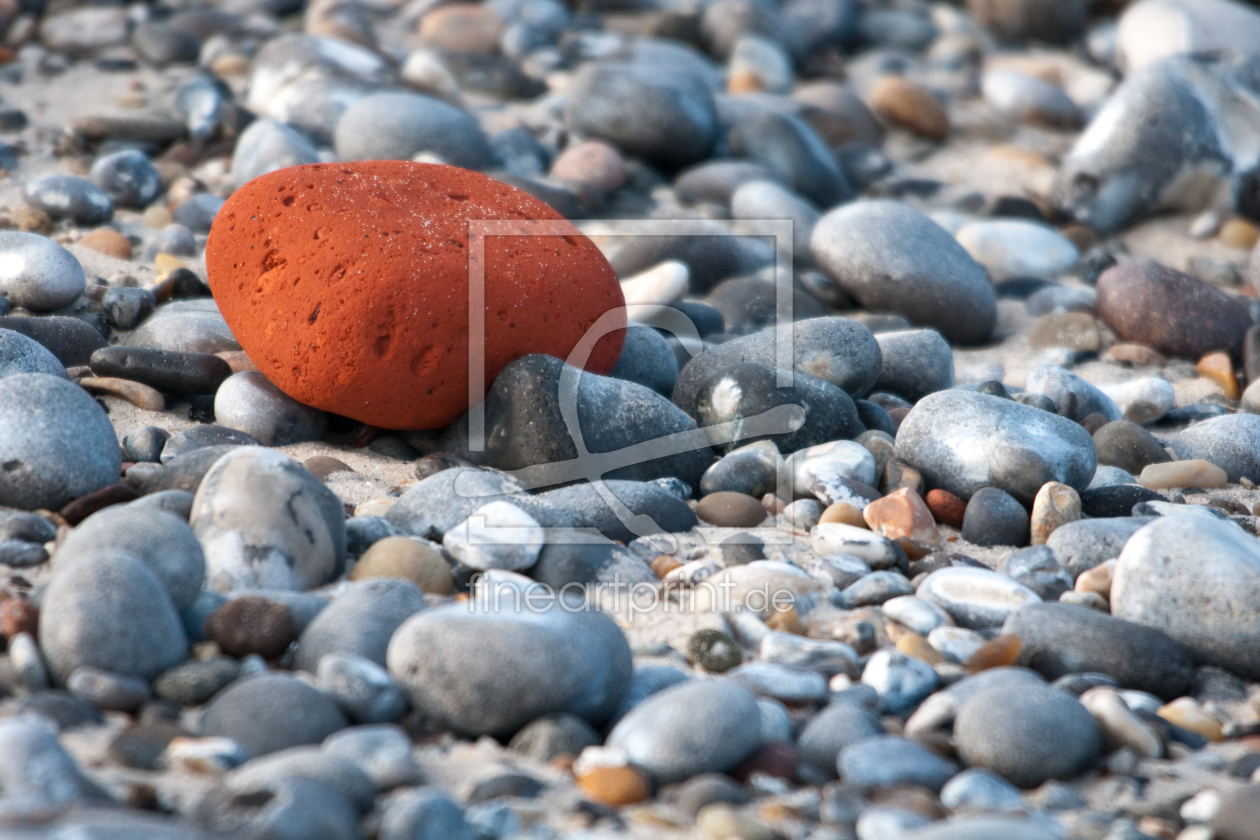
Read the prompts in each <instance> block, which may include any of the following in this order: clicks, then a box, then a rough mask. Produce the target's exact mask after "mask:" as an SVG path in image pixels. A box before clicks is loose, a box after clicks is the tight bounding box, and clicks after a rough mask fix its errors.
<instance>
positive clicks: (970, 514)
mask: <svg viewBox="0 0 1260 840" xmlns="http://www.w3.org/2000/svg"><path fill="white" fill-rule="evenodd" d="M1029 528H1030V520H1029V516H1028V511H1026V510H1024V506H1023V505H1021V504H1020V503H1019V502H1018V501H1017V500H1016V499H1015V498H1014V497H1013V496H1011V495H1010V494H1009V493H1005V492H1003V491H1001V490H999V489H997V488H996V487H983V488H981V489H980V490H977V491H976V493H975V495H974V496H972V497H971V500H970V501H969V502H967V510H966V512H965V513H964V514H963V527H962V538H963V539H964V540H966V541H967V542H969V543H975V544H976V545H984V546H993V545H1015V546H1020V545H1025V544H1027V542H1028V534H1029Z"/></svg>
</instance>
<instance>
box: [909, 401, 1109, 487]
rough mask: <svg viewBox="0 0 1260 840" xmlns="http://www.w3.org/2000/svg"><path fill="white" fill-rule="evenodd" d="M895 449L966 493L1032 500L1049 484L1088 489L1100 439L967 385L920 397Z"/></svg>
mask: <svg viewBox="0 0 1260 840" xmlns="http://www.w3.org/2000/svg"><path fill="white" fill-rule="evenodd" d="M977 436H979V440H977ZM999 453H1000V454H999ZM896 454H897V457H898V458H900V459H902V460H903V461H905V462H907V463H908V464H910V465H911V466H913V467H915V468H916V469H917V470H919V472H920V473H922V475H923V477H924V478H925V479H926V480H927V481H928V483H929V485H932V486H936V487H941V488H943V489H945V490H949V491H950V492H951V493H954V494H955V495H957V496H959V497H961V498H964V499H966V498H970V497H971V496H972V494H973V493H975V492H976V491H977V490H979V489H980V488H982V487H986V486H988V487H997V488H1000V489H1002V490H1004V491H1006V492H1008V493H1010V494H1011V495H1012V496H1014V497H1015V498H1016V499H1017V500H1019V501H1020V502H1023V503H1026V504H1030V503H1031V502H1032V500H1033V497H1034V496H1035V495H1036V493H1037V491H1038V490H1040V489H1041V485H1042V484H1044V483H1045V482H1046V481H1060V482H1062V483H1064V484H1067V485H1068V486H1070V487H1072V488H1074V489H1077V490H1083V489H1085V487H1087V486H1089V481H1090V479H1091V478H1093V475H1094V468H1095V467H1096V466H1097V452H1096V451H1095V449H1094V442H1093V440H1092V439H1091V438H1090V436H1089V433H1088V432H1086V431H1085V430H1084V429H1083V428H1081V427H1080V426H1079V425H1077V424H1076V423H1073V422H1072V421H1070V420H1068V419H1066V418H1063V417H1056V416H1055V415H1053V414H1049V413H1047V412H1045V411H1040V410H1038V409H1035V408H1030V407H1028V406H1023V405H1020V404H1018V403H1016V402H1014V401H1012V400H1008V399H1007V400H1004V399H1001V398H999V397H994V396H990V395H988V394H981V393H976V392H971V391H961V390H950V391H941V392H938V393H936V394H932V395H930V396H928V397H925V398H924V399H922V400H920V401H919V402H918V403H917V404H916V405H915V407H914V408H913V409H911V411H910V413H909V414H908V415H906V418H905V419H904V420H903V421H902V424H901V427H900V429H898V432H897V446H896Z"/></svg>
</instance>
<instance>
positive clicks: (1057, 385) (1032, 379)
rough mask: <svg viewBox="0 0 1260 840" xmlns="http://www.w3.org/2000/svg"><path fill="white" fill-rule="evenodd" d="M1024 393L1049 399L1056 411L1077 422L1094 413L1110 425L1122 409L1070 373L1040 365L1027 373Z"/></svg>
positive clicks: (1055, 367)
mask: <svg viewBox="0 0 1260 840" xmlns="http://www.w3.org/2000/svg"><path fill="white" fill-rule="evenodd" d="M1024 390H1025V391H1027V392H1028V393H1030V394H1041V395H1042V396H1045V397H1049V398H1050V401H1051V402H1053V403H1054V410H1055V412H1057V413H1058V414H1060V415H1062V416H1063V417H1067V418H1068V419H1069V420H1075V421H1077V422H1078V423H1079V422H1080V421H1081V420H1084V419H1085V418H1086V417H1088V416H1089V415H1091V414H1101V415H1102V416H1103V417H1105V418H1107V422H1108V423H1110V422H1112V421H1114V420H1119V419H1120V416H1121V415H1120V408H1119V407H1118V406H1117V405H1116V403H1115V401H1114V400H1112V399H1111V397H1109V396H1107V395H1106V394H1104V393H1103V392H1102V391H1100V390H1098V389H1097V388H1095V387H1094V386H1093V385H1091V384H1089V383H1088V382H1086V381H1085V380H1084V379H1081V378H1080V377H1079V376H1077V375H1076V374H1074V373H1072V372H1071V371H1070V370H1064V369H1063V368H1061V367H1057V366H1055V365H1041V366H1039V367H1035V368H1033V369H1032V370H1031V371H1029V372H1028V378H1027V380H1026V381H1025V383H1024Z"/></svg>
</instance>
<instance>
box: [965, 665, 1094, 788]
mask: <svg viewBox="0 0 1260 840" xmlns="http://www.w3.org/2000/svg"><path fill="white" fill-rule="evenodd" d="M954 740H955V743H956V745H957V750H958V754H959V757H960V758H962V760H963V761H965V762H966V763H967V764H968V765H970V766H972V767H984V768H986V769H988V770H992V771H993V772H995V773H997V774H998V775H1000V776H1002V777H1004V778H1006V779H1007V780H1008V781H1010V782H1012V783H1014V784H1016V785H1018V786H1020V787H1024V788H1031V787H1036V786H1037V785H1039V784H1041V783H1042V782H1044V781H1046V780H1048V779H1068V778H1072V777H1073V776H1076V775H1077V774H1078V773H1081V772H1082V771H1084V770H1086V769H1088V768H1090V767H1091V766H1093V765H1094V764H1095V763H1096V762H1097V761H1098V758H1099V752H1100V750H1101V741H1102V738H1101V733H1100V732H1099V729H1098V724H1097V723H1095V722H1094V718H1093V717H1092V716H1091V715H1090V713H1089V712H1088V711H1087V710H1086V709H1085V707H1084V706H1082V705H1081V704H1080V703H1079V702H1078V701H1077V700H1076V699H1075V698H1074V697H1072V696H1071V695H1069V694H1067V693H1065V692H1062V691H1056V690H1054V689H1052V688H1049V687H1047V686H1036V685H1033V684H1025V685H1020V686H1015V685H995V686H992V687H990V688H988V689H984V690H981V691H980V692H979V693H977V694H975V695H974V696H972V697H971V698H970V699H967V700H965V701H964V702H963V703H962V704H961V706H960V707H959V710H958V716H957V718H956V719H955V720H954Z"/></svg>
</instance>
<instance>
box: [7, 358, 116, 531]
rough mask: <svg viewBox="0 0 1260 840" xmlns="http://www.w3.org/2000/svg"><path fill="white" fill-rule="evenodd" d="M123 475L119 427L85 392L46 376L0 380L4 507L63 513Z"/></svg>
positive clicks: (31, 374) (63, 378) (17, 376)
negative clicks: (71, 503) (116, 428)
mask: <svg viewBox="0 0 1260 840" xmlns="http://www.w3.org/2000/svg"><path fill="white" fill-rule="evenodd" d="M121 472H122V450H121V449H120V448H119V446H118V438H117V437H116V436H115V435H114V427H113V425H112V424H111V423H110V421H109V417H108V415H106V414H105V412H104V411H103V410H102V409H101V407H100V406H99V405H97V403H96V400H94V399H92V397H91V396H89V395H88V393H87V392H86V391H84V390H83V389H82V388H80V387H79V386H77V385H75V384H73V383H71V382H69V381H68V380H66V379H65V377H64V376H62V377H60V378H58V377H54V376H49V375H48V374H44V373H19V374H14V375H13V376H6V377H4V378H3V379H0V505H9V506H11V507H18V508H22V509H25V510H34V509H36V508H47V509H50V510H58V509H60V508H61V507H62V506H63V505H65V504H66V503H67V502H69V501H71V500H73V499H77V498H78V497H80V496H82V495H84V494H86V493H90V492H92V491H93V490H99V489H101V488H102V487H105V486H107V485H110V484H113V483H114V482H116V481H117V480H118V476H119V474H120V473H121Z"/></svg>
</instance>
